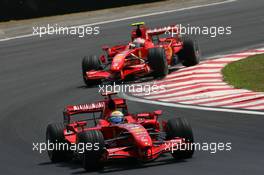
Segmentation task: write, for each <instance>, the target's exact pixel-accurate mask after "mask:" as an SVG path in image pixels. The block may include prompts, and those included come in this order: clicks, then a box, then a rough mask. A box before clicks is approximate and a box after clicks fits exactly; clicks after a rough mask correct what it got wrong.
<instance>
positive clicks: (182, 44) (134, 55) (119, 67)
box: [82, 22, 200, 86]
mask: <svg viewBox="0 0 264 175" xmlns="http://www.w3.org/2000/svg"><path fill="white" fill-rule="evenodd" d="M132 26H136V28H135V29H133V30H132V32H131V42H129V43H128V44H125V45H117V46H113V47H103V50H104V51H105V53H104V54H102V55H101V56H100V57H97V56H95V55H92V56H86V57H84V58H83V61H82V72H83V80H84V82H85V84H86V85H87V86H91V85H96V84H99V83H101V82H102V81H103V80H107V81H119V80H121V81H123V80H127V79H131V78H135V77H142V76H146V75H153V76H154V77H164V76H166V75H167V74H168V72H169V67H170V66H174V65H176V64H178V63H182V64H183V65H184V66H193V65H196V64H198V63H199V57H200V56H199V48H198V45H197V43H196V42H195V41H193V40H191V39H190V38H188V37H180V36H179V35H178V30H179V29H178V28H177V26H168V27H163V28H156V29H148V28H147V27H146V26H145V25H144V23H143V22H140V23H134V24H132ZM169 33H171V34H172V33H174V34H175V35H171V36H169V35H166V34H169ZM164 35H165V36H164ZM162 36H164V37H162Z"/></svg>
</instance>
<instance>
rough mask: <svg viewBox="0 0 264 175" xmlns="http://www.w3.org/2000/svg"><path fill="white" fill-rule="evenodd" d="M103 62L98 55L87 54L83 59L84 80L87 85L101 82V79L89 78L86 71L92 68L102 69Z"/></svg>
mask: <svg viewBox="0 0 264 175" xmlns="http://www.w3.org/2000/svg"><path fill="white" fill-rule="evenodd" d="M101 69H102V63H101V61H100V59H99V58H98V57H97V56H94V55H93V56H85V57H84V58H83V60H82V74H83V81H84V83H85V84H86V85H87V86H92V85H97V84H99V83H100V82H101V80H91V79H87V77H86V72H88V71H91V70H101Z"/></svg>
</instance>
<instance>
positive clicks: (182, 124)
mask: <svg viewBox="0 0 264 175" xmlns="http://www.w3.org/2000/svg"><path fill="white" fill-rule="evenodd" d="M175 137H179V138H184V139H185V142H187V143H188V144H186V145H184V144H182V145H181V146H182V149H180V147H178V149H177V150H176V151H173V152H172V156H173V157H174V158H176V159H187V158H191V157H192V155H193V153H194V148H193V145H192V143H193V142H194V139H193V132H192V128H191V126H190V124H189V123H188V121H187V120H186V119H184V118H173V119H170V120H168V123H167V127H166V138H167V139H173V138H175ZM183 146H184V147H183ZM185 148H186V149H185Z"/></svg>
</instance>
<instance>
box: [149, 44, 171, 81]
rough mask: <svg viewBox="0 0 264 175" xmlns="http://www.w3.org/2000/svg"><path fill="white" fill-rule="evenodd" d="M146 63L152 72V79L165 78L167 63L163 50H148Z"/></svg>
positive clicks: (159, 48)
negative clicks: (147, 62)
mask: <svg viewBox="0 0 264 175" xmlns="http://www.w3.org/2000/svg"><path fill="white" fill-rule="evenodd" d="M148 61H149V65H150V67H151V68H152V70H153V76H154V77H165V76H166V75H167V74H168V72H169V70H168V63H167V59H166V54H165V50H164V48H162V47H158V48H150V49H149V51H148Z"/></svg>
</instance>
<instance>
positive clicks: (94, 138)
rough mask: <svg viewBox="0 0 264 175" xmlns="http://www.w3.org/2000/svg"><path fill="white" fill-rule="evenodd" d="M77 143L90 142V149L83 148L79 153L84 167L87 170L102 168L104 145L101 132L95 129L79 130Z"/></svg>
mask: <svg viewBox="0 0 264 175" xmlns="http://www.w3.org/2000/svg"><path fill="white" fill-rule="evenodd" d="M78 143H81V144H89V145H91V144H92V149H89V150H88V149H85V150H84V152H83V153H80V154H81V155H80V158H81V161H82V164H83V167H84V169H85V170H87V171H92V170H99V169H102V168H103V162H102V158H103V154H104V145H105V144H104V136H103V134H102V132H101V131H97V130H91V131H85V132H81V133H79V134H78Z"/></svg>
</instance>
